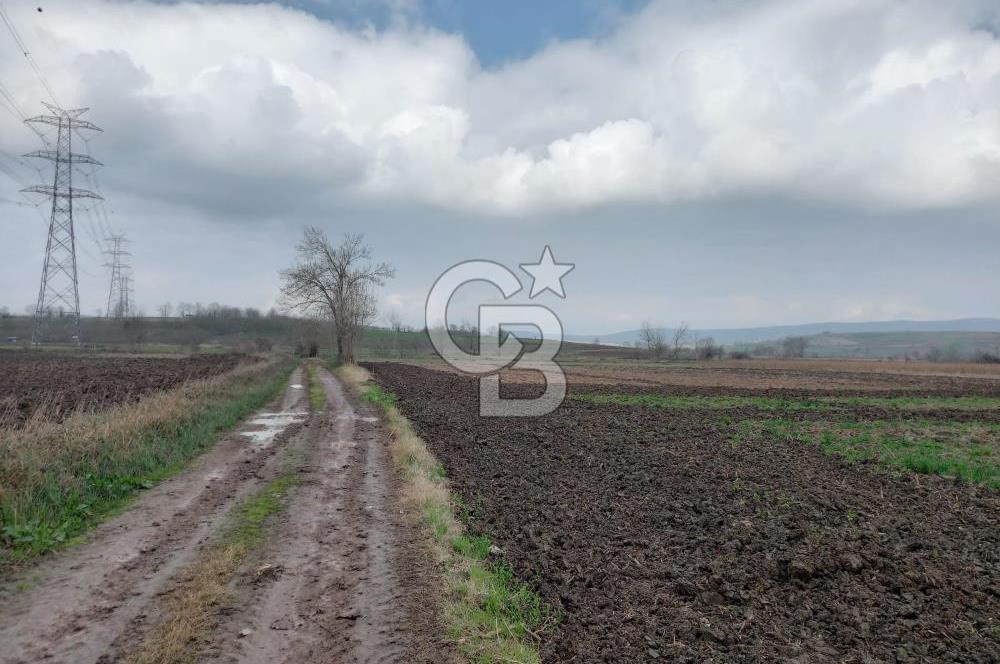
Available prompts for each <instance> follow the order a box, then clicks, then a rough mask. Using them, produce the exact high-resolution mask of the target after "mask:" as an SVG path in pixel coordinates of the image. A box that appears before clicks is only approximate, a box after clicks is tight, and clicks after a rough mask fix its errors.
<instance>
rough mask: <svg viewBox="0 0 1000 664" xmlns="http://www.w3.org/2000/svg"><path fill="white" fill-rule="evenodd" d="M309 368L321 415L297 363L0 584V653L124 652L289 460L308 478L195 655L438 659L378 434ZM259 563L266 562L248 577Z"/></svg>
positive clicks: (15, 663)
mask: <svg viewBox="0 0 1000 664" xmlns="http://www.w3.org/2000/svg"><path fill="white" fill-rule="evenodd" d="M319 373H320V380H321V381H322V383H323V386H324V389H325V390H326V393H327V408H326V409H324V411H323V412H320V413H315V414H313V415H312V416H308V404H307V399H306V395H305V392H306V390H305V389H303V385H302V381H303V374H302V371H301V370H296V372H295V373H294V374H293V376H292V379H291V382H290V385H289V387H288V389H287V391H286V393H285V395H284V397H283V399H282V400H281V402H280V404H273V407H272V409H268V410H265V411H263V412H260V413H258V414H257V415H256V416H254V417H253V418H251V419H250V421H249V422H248V423H247V424H245V425H244V426H243V427H241V428H240V429H239V430H238V431H236V432H234V433H232V434H231V435H228V436H226V437H224V438H223V439H222V440H221V441H220V442H219V443H218V444H217V445H216V446H215V447H214V448H213V449H212V450H211V451H209V452H208V453H206V454H205V455H203V456H202V457H200V458H199V459H198V460H196V461H195V462H194V463H193V464H192V467H191V468H190V469H188V470H186V471H184V472H183V473H181V474H179V475H177V476H175V477H174V478H172V479H170V480H167V481H165V482H163V483H162V484H160V485H159V486H157V487H156V488H154V489H152V490H150V491H148V492H146V493H144V494H143V495H142V496H141V497H140V499H139V500H138V501H137V502H136V504H135V505H134V506H133V507H132V508H131V509H130V510H128V511H127V512H125V513H124V514H122V515H121V516H119V517H117V518H115V519H112V520H111V521H109V522H107V523H105V524H103V525H102V526H100V527H99V528H97V529H96V530H95V531H94V532H93V533H92V535H91V536H90V537H89V538H88V541H87V543H85V544H83V545H81V546H79V547H76V548H73V549H71V550H68V551H66V552H63V553H62V554H59V555H56V556H53V557H51V558H48V559H46V560H44V561H42V563H40V564H39V565H38V566H36V567H35V568H33V569H31V570H28V571H25V572H24V573H23V574H21V575H20V576H19V577H18V578H15V579H12V580H9V581H8V582H7V583H5V584H4V585H3V587H2V588H0V643H2V644H3V649H2V650H0V662H2V663H3V664H27V663H29V662H38V661H46V662H66V663H67V664H69V663H73V664H83V663H91V662H97V663H101V664H106V663H110V662H117V661H122V660H123V658H124V657H125V656H126V655H127V654H128V653H129V652H131V651H132V650H133V649H134V648H135V647H136V645H137V644H138V643H141V640H142V638H143V636H144V634H145V633H146V631H147V630H148V629H149V628H150V627H151V626H153V625H155V624H156V623H157V622H158V620H159V619H160V618H161V617H162V616H163V614H164V610H165V608H166V607H167V605H168V604H167V599H166V598H167V597H168V596H169V595H170V593H171V592H172V590H173V588H174V587H175V584H177V583H182V582H183V578H180V577H182V576H183V574H179V573H181V572H183V571H184V570H185V569H186V568H187V567H188V566H189V565H191V564H192V563H194V562H196V561H197V560H198V557H199V555H201V554H202V553H203V552H204V551H205V547H206V545H208V544H210V543H211V542H213V541H214V539H213V537H214V535H215V534H216V533H217V532H218V531H219V528H220V526H221V525H222V523H223V522H224V520H225V519H226V517H227V514H228V513H229V511H230V510H231V509H232V508H233V507H234V506H236V505H238V504H239V502H240V501H242V500H243V499H244V498H246V497H247V496H248V495H250V494H251V492H252V491H254V490H256V489H258V488H260V487H261V486H262V485H263V484H264V483H265V482H266V481H268V480H270V479H273V478H274V477H276V476H277V475H278V474H280V473H281V472H287V468H288V466H289V464H293V467H297V468H298V472H299V473H300V475H301V479H302V482H301V484H300V485H299V487H298V488H297V489H296V490H295V491H294V492H293V493H292V495H291V496H290V497H289V500H290V503H289V506H288V510H287V512H286V514H285V515H283V517H282V520H281V522H280V523H278V524H277V525H276V527H275V529H274V532H273V537H271V538H270V540H269V542H268V543H267V544H266V546H265V549H264V551H263V552H262V553H261V555H260V556H259V558H255V559H254V560H253V561H251V562H252V564H250V565H248V566H247V568H246V569H244V570H241V573H240V574H239V576H238V578H236V579H234V582H233V590H234V601H233V602H232V603H231V605H228V606H226V607H222V609H221V611H220V615H219V621H218V625H217V628H216V629H215V630H214V631H213V632H212V634H210V635H208V637H207V643H205V644H198V649H200V650H201V651H202V653H203V656H202V657H201V658H200V661H218V662H230V661H239V662H267V663H268V664H276V663H277V662H296V663H298V662H314V661H315V662H319V661H322V662H333V663H341V662H343V663H347V662H444V661H448V656H447V649H446V646H445V645H444V644H442V643H440V642H439V640H438V636H439V635H440V634H442V630H441V626H440V625H439V624H438V622H437V612H436V611H434V610H430V611H428V610H427V608H428V606H433V602H434V599H433V598H434V592H435V590H434V585H433V583H432V581H431V579H432V578H433V572H434V570H433V566H432V565H431V563H430V562H429V557H428V555H427V553H426V552H425V551H424V550H423V549H422V548H421V546H420V545H419V544H418V543H417V542H419V541H420V539H419V537H418V535H417V533H416V532H415V531H414V530H412V528H413V527H412V526H410V525H408V523H407V522H406V520H405V519H404V518H403V516H402V515H401V512H400V510H399V508H398V504H397V499H396V495H395V476H394V474H393V472H392V470H391V465H390V461H389V458H388V452H387V440H388V438H387V435H386V433H385V431H384V430H383V429H382V428H381V425H379V424H378V422H377V420H376V419H375V418H374V417H373V415H372V414H371V413H369V412H367V411H364V412H361V413H359V412H358V411H357V410H355V407H354V406H352V404H351V402H350V401H349V400H348V398H347V397H346V396H345V395H344V393H343V390H342V388H341V386H340V384H339V382H337V380H336V379H335V378H334V377H333V376H332V375H331V374H329V373H328V372H326V371H325V370H320V372H319ZM307 417H308V418H309V419H308V421H307V420H306V418H307ZM262 561H271V562H273V564H274V568H273V570H274V571H273V573H271V574H268V575H266V577H263V578H257V576H258V575H257V574H256V573H255V570H256V569H257V568H259V566H260V565H261V564H262ZM247 629H249V630H250V631H249V632H247V631H245V630H247ZM241 631H242V632H243V636H241V634H240V632H241Z"/></svg>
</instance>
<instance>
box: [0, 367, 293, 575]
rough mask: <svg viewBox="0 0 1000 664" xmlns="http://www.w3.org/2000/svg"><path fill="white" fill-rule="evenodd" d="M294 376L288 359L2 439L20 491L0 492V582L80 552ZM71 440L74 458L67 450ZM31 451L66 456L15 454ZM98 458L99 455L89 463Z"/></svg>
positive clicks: (0, 466)
mask: <svg viewBox="0 0 1000 664" xmlns="http://www.w3.org/2000/svg"><path fill="white" fill-rule="evenodd" d="M295 366H296V361H295V360H294V359H293V358H291V357H286V356H274V357H272V358H270V359H268V360H266V361H264V362H261V363H258V364H241V365H238V366H237V367H235V368H234V369H233V370H231V371H229V372H227V373H225V374H222V375H220V376H217V377H214V378H209V379H203V380H197V381H192V382H190V383H187V384H184V385H182V386H180V387H177V388H174V389H171V390H166V391H164V392H160V393H156V394H152V395H149V396H147V397H145V398H143V399H141V400H140V401H139V402H138V403H135V404H130V405H124V406H117V407H114V408H111V409H109V410H108V411H105V412H101V413H95V414H81V415H78V416H74V417H73V418H71V420H67V421H66V422H64V423H60V424H53V425H51V426H47V427H44V428H43V429H42V430H41V431H38V432H14V433H13V434H11V435H9V436H8V437H7V438H6V439H3V440H2V442H3V445H2V446H0V447H2V448H8V451H9V452H11V453H10V454H5V458H4V459H3V460H2V461H0V469H3V468H4V465H5V464H7V463H11V464H12V465H14V469H15V470H16V471H19V472H20V473H21V474H20V476H19V477H20V479H21V480H22V481H21V485H20V486H18V485H17V483H16V481H14V482H11V484H12V485H13V486H11V485H8V486H7V487H5V488H4V489H3V491H2V492H0V577H2V576H6V575H8V573H9V572H11V571H13V570H16V569H19V568H21V567H23V566H24V565H26V564H29V563H31V562H33V561H35V560H37V559H38V558H40V557H41V556H43V555H44V554H46V553H49V552H52V551H56V550H60V549H64V548H67V547H70V546H73V545H75V544H79V543H80V542H82V541H83V538H84V536H85V535H86V533H87V532H89V531H90V530H92V529H93V528H94V527H96V526H98V525H100V524H101V523H103V522H104V521H106V520H107V519H109V518H111V517H113V516H114V515H115V514H118V513H120V512H121V510H123V509H126V508H127V506H128V505H129V504H130V503H131V502H132V500H134V499H135V498H136V496H137V495H139V494H140V492H141V491H142V490H144V489H149V488H152V487H153V486H155V485H156V484H158V483H160V482H162V481H163V480H166V479H168V478H169V477H172V476H173V475H176V474H177V473H179V472H181V471H182V470H184V469H185V468H186V467H188V465H189V464H190V463H191V461H192V460H194V459H195V458H197V457H198V456H199V455H201V454H202V453H204V452H206V451H207V450H209V449H211V447H212V446H213V445H214V444H215V443H216V442H217V441H218V439H219V436H220V435H221V434H223V433H225V432H227V431H230V430H232V429H233V428H235V427H236V426H238V425H239V424H240V423H241V422H242V421H243V420H244V419H245V418H246V417H247V416H249V415H250V414H252V413H253V412H255V411H256V410H258V409H259V408H260V407H262V406H264V405H265V404H267V403H268V402H270V401H272V400H274V399H275V398H277V396H279V395H280V394H281V392H282V390H283V389H284V387H285V384H286V383H287V381H288V376H289V375H290V374H291V372H292V371H293V370H294V368H295ZM70 439H72V440H73V443H72V444H73V445H76V446H77V447H78V449H73V448H72V447H71V445H70V444H67V443H66V441H67V440H70ZM33 442H37V443H38V444H39V445H44V446H65V447H64V448H62V449H61V451H62V452H63V454H64V456H62V457H61V458H60V457H58V456H56V457H45V458H44V459H41V460H40V459H37V458H36V459H34V460H33V459H31V458H30V457H29V458H24V457H23V456H22V457H15V453H17V452H18V451H20V453H21V454H29V453H30V450H28V448H29V447H30V445H31V444H32V443H33ZM67 448H68V449H67ZM107 448H111V449H110V451H109V450H108V449H107ZM95 451H97V452H99V453H98V454H95V455H93V457H94V458H93V459H90V460H88V456H87V455H88V454H89V453H91V452H95ZM5 476H6V474H5ZM12 476H14V474H13V473H11V475H10V476H8V477H12Z"/></svg>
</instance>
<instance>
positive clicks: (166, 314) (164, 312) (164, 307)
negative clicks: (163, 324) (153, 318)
mask: <svg viewBox="0 0 1000 664" xmlns="http://www.w3.org/2000/svg"><path fill="white" fill-rule="evenodd" d="M157 309H158V310H159V313H160V318H170V314H171V313H172V312H173V310H174V308H173V306H172V305H171V304H170V303H169V302H167V303H165V304H161V305H160V306H159V307H157Z"/></svg>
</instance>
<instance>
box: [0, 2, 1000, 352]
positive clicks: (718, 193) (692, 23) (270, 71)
mask: <svg viewBox="0 0 1000 664" xmlns="http://www.w3.org/2000/svg"><path fill="white" fill-rule="evenodd" d="M2 1H3V4H4V6H5V7H6V9H7V11H8V13H9V15H10V17H11V18H12V20H13V22H14V24H15V26H16V28H17V30H18V32H19V33H20V35H21V37H22V38H23V41H24V43H25V44H26V45H27V47H28V49H29V50H30V52H31V54H32V56H33V58H34V60H35V62H37V64H38V67H39V70H40V71H41V72H42V76H43V77H44V78H45V79H46V81H47V82H48V83H49V84H50V87H51V88H52V90H53V92H55V94H56V96H57V97H58V99H59V102H60V103H61V104H63V105H64V106H67V107H78V106H87V107H89V108H90V110H89V111H88V112H87V113H86V114H85V115H84V116H83V117H84V118H86V119H89V120H90V121H92V122H94V123H95V124H97V125H99V126H101V127H102V128H103V129H104V132H103V133H100V134H96V135H94V136H93V137H92V138H91V139H90V140H88V142H87V143H85V144H84V143H82V142H78V143H77V147H79V148H81V149H85V150H87V151H88V152H90V153H91V154H93V155H94V156H95V157H96V158H97V159H99V160H101V161H102V162H103V163H104V164H105V165H104V166H103V167H102V168H100V169H98V170H97V171H96V173H97V175H96V181H95V178H94V177H93V176H89V175H88V176H87V177H84V173H80V174H79V176H80V178H81V179H82V181H81V182H80V184H81V186H89V187H96V188H98V189H99V190H100V192H101V194H102V195H103V196H104V197H105V199H106V200H105V203H103V204H102V205H101V206H99V207H94V208H93V209H90V206H89V204H85V203H82V202H79V201H78V206H79V208H78V210H77V214H76V217H77V233H78V236H79V239H78V245H79V250H78V254H79V267H80V297H81V308H82V310H83V312H84V313H85V314H86V313H90V314H92V313H95V312H96V311H97V310H98V309H102V308H103V307H104V306H105V300H106V297H107V289H108V283H107V282H108V276H109V275H108V271H107V269H106V268H105V267H103V265H102V264H103V263H104V262H105V260H106V259H105V258H104V257H103V256H102V255H101V251H102V249H103V244H104V241H103V237H104V236H106V235H107V234H109V233H110V232H122V233H125V234H127V235H128V237H129V239H130V249H131V252H132V255H131V261H132V265H133V270H134V284H135V299H136V301H137V302H139V303H140V305H141V306H142V308H143V309H144V310H145V311H146V312H147V313H153V312H154V311H155V310H156V309H157V307H158V306H159V305H160V304H162V303H165V302H172V303H174V304H176V303H178V302H182V301H184V302H194V301H201V302H203V303H209V302H221V303H226V304H231V305H238V306H253V307H258V308H262V309H267V308H270V307H271V306H274V304H275V302H276V297H277V295H278V289H279V287H280V279H279V271H280V270H281V269H282V268H284V267H287V266H289V265H290V264H292V263H293V262H294V261H295V244H296V242H297V239H298V237H299V236H300V235H301V232H302V229H303V228H305V227H306V226H310V225H314V226H318V227H321V228H323V229H324V230H326V231H327V232H328V233H329V235H330V237H331V238H333V239H338V238H339V237H341V236H342V235H343V234H344V233H349V232H358V233H364V234H365V237H366V240H367V242H368V243H369V244H370V245H371V247H372V249H373V251H374V254H375V256H376V258H378V259H380V260H387V261H390V262H391V263H393V264H394V265H395V266H396V268H397V275H396V278H395V279H393V280H392V281H391V282H390V283H388V284H386V286H385V287H384V288H383V289H382V291H381V292H380V294H379V296H380V302H381V307H380V310H381V313H382V315H383V316H387V315H388V313H389V312H392V311H394V312H396V313H398V314H399V315H400V316H401V317H402V318H403V320H404V321H405V322H407V323H409V324H411V325H414V326H419V325H421V324H422V322H423V306H424V302H425V299H426V297H427V293H428V291H429V289H430V287H431V285H432V284H433V283H434V281H435V279H436V278H437V277H438V276H439V275H440V274H441V273H443V272H444V271H445V270H447V269H448V268H449V267H450V266H451V265H453V264H455V263H458V262H461V261H464V260H470V259H480V258H482V259H490V260H494V261H498V262H500V263H503V264H505V265H508V266H510V267H511V268H512V269H514V270H515V271H517V270H518V268H517V265H518V264H520V263H526V262H535V261H537V260H538V257H539V256H540V255H541V252H542V249H543V248H544V247H545V246H549V247H551V250H552V253H553V255H554V257H555V259H556V261H558V262H567V263H573V264H575V265H576V267H575V269H574V270H573V271H572V272H570V273H569V274H568V275H567V276H566V277H565V279H564V282H563V283H564V287H565V294H566V297H565V299H561V298H559V297H557V296H556V295H554V294H552V293H551V292H546V293H544V294H542V295H539V296H538V297H537V298H535V300H533V302H535V303H540V304H544V305H546V306H549V307H551V308H552V309H553V310H554V311H556V313H557V314H558V315H559V316H560V318H561V319H562V321H563V324H564V326H565V328H566V329H567V330H568V331H569V332H572V333H575V334H594V335H600V334H607V333H611V332H615V331H619V330H626V329H634V328H637V327H639V325H640V324H641V322H643V321H646V320H648V321H651V322H653V323H654V324H659V325H666V326H671V325H675V324H677V323H678V322H680V321H686V322H688V323H689V324H690V325H691V326H692V327H695V328H722V327H748V326H755V325H776V324H791V323H806V322H818V321H863V320H885V319H900V318H906V319H923V320H928V319H946V318H959V317H976V316H1000V305H998V304H997V302H998V299H997V296H996V287H995V286H996V283H997V281H998V279H997V276H998V270H1000V262H998V260H997V248H998V247H1000V220H998V218H997V215H998V210H1000V207H998V203H1000V6H998V5H996V3H995V2H992V1H988V0H957V1H955V2H949V3H941V2H936V1H932V0H908V1H902V0H900V1H890V0H796V1H794V2H792V1H788V2H777V1H760V2H750V1H736V0H708V1H704V0H700V1H695V0H690V1H681V0H649V1H648V2H646V1H639V0H632V1H622V2H597V1H596V0H594V1H591V0H582V1H579V2H571V1H570V0H552V1H551V2H545V3H539V2H530V1H528V0H508V1H505V2H502V3H501V2H481V1H469V2H460V1H459V0H299V1H297V2H291V3H287V4H284V5H282V4H255V3H249V2H232V3H226V2H200V3H192V2H189V3H173V2H148V1H147V2H130V1H126V0H31V1H30V2H26V1H23V0H2ZM39 7H41V9H42V11H41V12H39V11H38V8H39ZM0 83H2V84H3V86H4V88H5V89H7V90H8V91H10V93H11V95H12V96H13V97H14V99H15V101H16V103H17V105H18V106H19V107H20V108H21V109H23V110H24V112H26V113H27V114H28V115H34V114H37V113H41V112H43V111H44V108H43V107H42V105H41V102H42V101H45V100H48V94H47V93H46V91H45V89H44V88H43V86H42V84H41V82H40V80H39V77H38V76H36V74H35V72H34V71H33V70H32V68H31V66H30V65H29V63H28V61H27V60H26V58H25V57H24V56H23V55H22V54H21V53H20V52H19V50H18V49H17V48H16V47H15V44H14V42H13V40H12V39H11V38H10V35H9V34H8V33H7V32H6V31H5V30H4V29H3V27H2V26H0ZM39 147H40V141H39V139H38V138H37V137H36V136H35V135H34V134H33V133H31V132H30V131H28V130H27V128H25V127H24V126H23V123H21V121H20V119H19V118H18V117H17V115H16V113H15V112H13V111H11V109H8V108H7V107H6V106H2V105H0V233H2V234H0V305H4V306H7V307H9V308H10V309H11V310H14V311H18V312H21V311H25V310H26V309H27V308H30V307H32V305H33V303H34V298H35V297H36V294H37V291H38V280H39V276H40V272H41V266H42V260H43V256H44V249H45V238H46V223H47V222H46V214H45V211H44V209H43V207H41V206H39V207H38V208H37V209H34V208H33V207H32V205H29V204H28V203H27V202H26V201H27V200H29V198H30V200H31V201H32V204H34V203H38V202H40V201H38V199H37V198H31V197H32V196H34V195H27V196H28V197H29V198H25V197H24V196H22V195H21V194H19V193H18V191H19V189H20V188H22V186H23V185H26V184H34V183H36V182H39V181H44V180H47V179H50V178H51V175H50V171H48V170H46V167H47V164H33V163H32V164H29V162H32V161H36V160H29V159H20V158H19V157H18V155H21V154H23V153H26V152H29V151H32V150H36V149H38V148H39ZM25 164H29V165H25ZM35 166H37V167H38V168H39V169H41V170H36V169H35ZM11 175H12V176H13V177H12V176H11ZM14 203H20V205H17V204H14ZM519 274H520V276H521V277H522V279H523V280H524V283H525V286H528V285H529V284H530V277H529V276H528V275H527V274H526V273H524V272H519ZM479 297H482V298H483V299H484V300H485V299H488V298H490V297H493V296H492V291H491V290H490V289H488V288H486V287H484V286H482V287H479V286H473V287H469V289H468V290H467V291H466V292H464V293H463V296H462V297H460V298H458V307H459V308H458V309H457V311H456V313H455V319H456V321H457V320H460V319H468V318H470V317H471V316H472V314H471V313H470V312H471V311H473V309H472V308H471V307H472V306H473V305H474V304H475V302H477V301H478V300H477V298H479ZM520 297H522V298H525V301H526V298H527V293H524V294H521V296H520Z"/></svg>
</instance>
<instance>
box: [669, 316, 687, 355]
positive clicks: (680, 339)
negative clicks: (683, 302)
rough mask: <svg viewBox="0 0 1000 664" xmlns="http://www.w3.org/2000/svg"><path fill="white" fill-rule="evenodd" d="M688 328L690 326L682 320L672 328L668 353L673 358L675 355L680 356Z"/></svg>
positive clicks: (685, 341)
mask: <svg viewBox="0 0 1000 664" xmlns="http://www.w3.org/2000/svg"><path fill="white" fill-rule="evenodd" d="M690 330H691V328H690V326H689V325H688V324H687V323H685V322H684V321H681V324H680V325H678V326H677V328H676V329H675V330H674V335H673V339H672V344H671V348H670V355H671V356H672V357H673V358H675V359H676V358H677V357H679V356H680V354H681V349H682V348H684V345H685V344H686V343H687V338H688V332H690Z"/></svg>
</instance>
